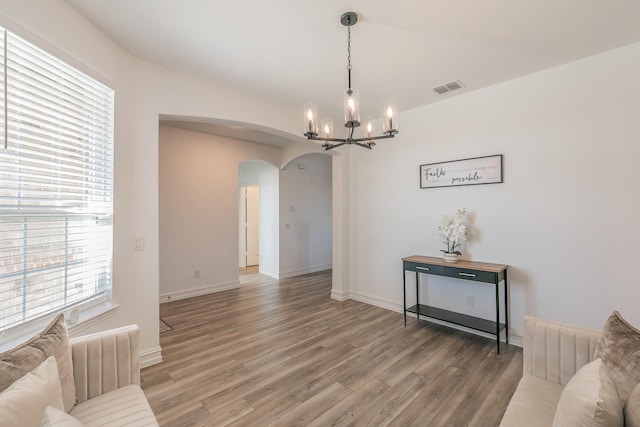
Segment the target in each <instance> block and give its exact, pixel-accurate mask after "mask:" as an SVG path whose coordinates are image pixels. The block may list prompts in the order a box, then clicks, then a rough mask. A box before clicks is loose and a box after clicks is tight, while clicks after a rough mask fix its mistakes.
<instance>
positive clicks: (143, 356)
mask: <svg viewBox="0 0 640 427" xmlns="http://www.w3.org/2000/svg"><path fill="white" fill-rule="evenodd" d="M160 362H162V348H161V347H160V346H157V347H153V348H150V349H148V350H142V351H141V352H140V368H146V367H147V366H151V365H155V364H157V363H160Z"/></svg>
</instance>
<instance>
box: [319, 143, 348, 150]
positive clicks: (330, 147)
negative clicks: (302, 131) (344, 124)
mask: <svg viewBox="0 0 640 427" xmlns="http://www.w3.org/2000/svg"><path fill="white" fill-rule="evenodd" d="M345 144H346V142H341V143H340V144H326V145H323V147H324V149H325V151H328V150H332V149H334V148H338V147H342V146H343V145H345Z"/></svg>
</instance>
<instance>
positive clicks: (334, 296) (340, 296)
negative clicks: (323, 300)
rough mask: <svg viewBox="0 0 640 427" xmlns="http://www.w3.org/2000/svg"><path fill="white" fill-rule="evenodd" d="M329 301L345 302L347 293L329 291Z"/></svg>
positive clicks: (347, 297)
mask: <svg viewBox="0 0 640 427" xmlns="http://www.w3.org/2000/svg"><path fill="white" fill-rule="evenodd" d="M331 299H334V300H336V301H346V300H348V299H349V292H338V291H335V290H333V289H331Z"/></svg>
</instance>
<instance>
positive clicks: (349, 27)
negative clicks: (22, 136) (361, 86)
mask: <svg viewBox="0 0 640 427" xmlns="http://www.w3.org/2000/svg"><path fill="white" fill-rule="evenodd" d="M347 34H348V36H347V64H348V66H347V70H348V72H349V90H351V25H349V26H348V27H347Z"/></svg>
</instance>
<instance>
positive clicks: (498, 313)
mask: <svg viewBox="0 0 640 427" xmlns="http://www.w3.org/2000/svg"><path fill="white" fill-rule="evenodd" d="M495 287H496V345H497V346H498V354H500V282H498V280H497V279H496V284H495Z"/></svg>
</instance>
